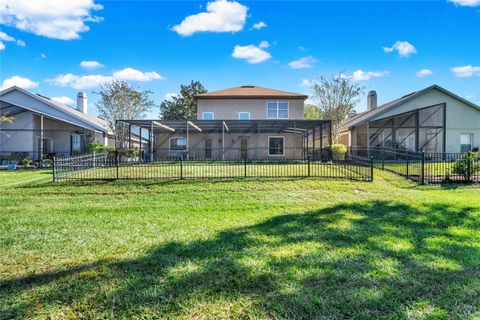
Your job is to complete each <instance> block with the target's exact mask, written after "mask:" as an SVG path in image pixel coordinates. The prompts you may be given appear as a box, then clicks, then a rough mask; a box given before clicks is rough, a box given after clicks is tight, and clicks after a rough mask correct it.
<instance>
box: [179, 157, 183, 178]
mask: <svg viewBox="0 0 480 320" xmlns="http://www.w3.org/2000/svg"><path fill="white" fill-rule="evenodd" d="M180 180H183V156H181V157H180Z"/></svg>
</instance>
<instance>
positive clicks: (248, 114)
mask: <svg viewBox="0 0 480 320" xmlns="http://www.w3.org/2000/svg"><path fill="white" fill-rule="evenodd" d="M242 115H246V118H245V119H242ZM238 120H250V112H247V111H241V112H239V113H238Z"/></svg>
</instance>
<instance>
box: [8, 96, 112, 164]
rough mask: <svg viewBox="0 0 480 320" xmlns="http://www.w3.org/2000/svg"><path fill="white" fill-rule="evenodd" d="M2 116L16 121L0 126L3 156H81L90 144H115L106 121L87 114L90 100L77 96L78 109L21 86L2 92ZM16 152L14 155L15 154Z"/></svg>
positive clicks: (35, 157) (34, 158) (33, 157)
mask: <svg viewBox="0 0 480 320" xmlns="http://www.w3.org/2000/svg"><path fill="white" fill-rule="evenodd" d="M0 114H7V115H9V116H12V117H13V118H14V120H13V123H2V124H1V127H0V156H1V157H2V158H9V157H11V156H12V157H13V156H14V155H18V154H21V155H24V154H25V153H28V155H29V156H30V158H31V159H33V160H39V159H41V158H42V155H43V156H48V155H50V156H54V155H55V156H64V155H73V154H81V153H84V152H85V151H86V146H87V144H88V143H90V142H97V143H100V144H104V145H107V144H110V145H113V144H114V142H113V141H114V140H113V139H114V136H113V133H112V132H111V130H110V129H109V128H108V125H107V123H106V122H105V121H103V120H101V119H99V118H97V117H95V116H93V115H90V114H88V112H87V97H86V95H85V94H84V93H83V92H81V93H79V94H78V96H77V109H74V108H72V107H69V106H66V105H64V104H61V103H58V102H55V101H53V100H51V99H50V98H47V97H44V96H42V95H39V94H35V93H31V92H29V91H27V90H24V89H22V88H18V87H11V88H8V89H5V90H3V91H1V92H0ZM12 153H13V155H12Z"/></svg>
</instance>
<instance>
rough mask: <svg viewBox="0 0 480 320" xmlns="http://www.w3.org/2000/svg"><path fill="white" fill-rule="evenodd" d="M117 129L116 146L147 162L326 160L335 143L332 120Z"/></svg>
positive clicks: (124, 125) (122, 123) (135, 124)
mask: <svg viewBox="0 0 480 320" xmlns="http://www.w3.org/2000/svg"><path fill="white" fill-rule="evenodd" d="M116 131H117V135H116V137H117V141H116V147H117V150H119V151H120V152H122V151H124V153H125V152H126V151H131V150H135V153H134V154H138V157H139V158H140V159H141V160H142V161H146V162H152V161H158V160H164V159H178V158H182V159H185V160H238V159H249V160H269V159H271V160H281V159H285V160H294V159H299V160H300V159H307V158H308V157H311V158H315V159H322V158H325V160H327V158H328V156H329V155H328V151H327V150H328V149H329V148H328V147H330V145H331V143H332V137H331V122H330V121H329V120H170V121H166V120H119V121H117V130H116ZM131 154H133V153H131Z"/></svg>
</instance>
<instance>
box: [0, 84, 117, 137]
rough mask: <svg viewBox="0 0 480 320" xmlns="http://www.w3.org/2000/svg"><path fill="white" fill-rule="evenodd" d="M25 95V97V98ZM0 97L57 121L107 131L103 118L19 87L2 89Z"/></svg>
mask: <svg viewBox="0 0 480 320" xmlns="http://www.w3.org/2000/svg"><path fill="white" fill-rule="evenodd" d="M14 92H19V93H20V94H21V95H22V96H23V98H22V96H18V95H14V94H13V93H14ZM25 97H26V98H27V99H25ZM0 99H1V100H2V101H4V102H6V103H9V104H12V105H17V106H19V107H21V108H24V109H26V110H29V111H32V112H36V113H40V114H44V115H46V116H49V117H51V118H54V119H57V120H59V121H63V122H66V123H70V124H73V125H76V126H79V127H83V128H87V129H91V130H95V131H100V132H105V133H108V132H109V129H108V126H107V123H106V122H105V121H103V120H101V119H99V118H97V117H95V116H93V115H88V114H84V113H82V112H80V111H78V110H76V109H73V108H71V107H69V106H66V105H63V104H61V103H58V102H56V101H53V100H51V99H49V98H47V97H43V96H40V95H37V94H34V93H31V92H29V91H27V90H25V89H22V88H19V87H15V86H14V87H10V88H8V89H5V90H3V91H2V92H0ZM28 99H33V101H36V103H32V102H30V103H28V101H29V100H28ZM30 101H32V100H30ZM27 103H28V105H27Z"/></svg>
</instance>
